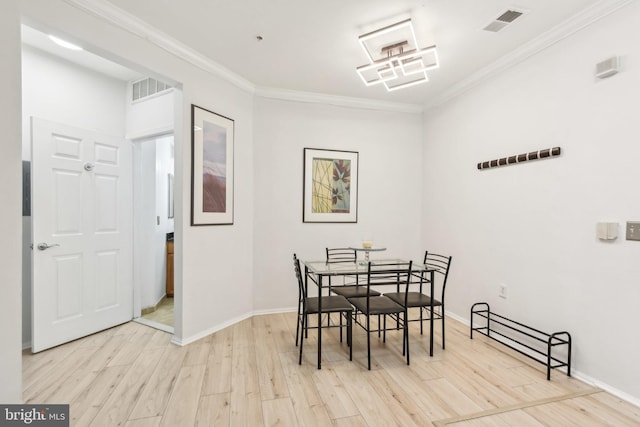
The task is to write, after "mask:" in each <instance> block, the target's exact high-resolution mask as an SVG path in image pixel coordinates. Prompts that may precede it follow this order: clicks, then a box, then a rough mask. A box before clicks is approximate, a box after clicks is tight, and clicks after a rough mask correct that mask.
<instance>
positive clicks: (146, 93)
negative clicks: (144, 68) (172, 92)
mask: <svg viewBox="0 0 640 427" xmlns="http://www.w3.org/2000/svg"><path fill="white" fill-rule="evenodd" d="M169 89H171V85H169V84H167V83H165V82H162V81H160V80H156V79H154V78H153V77H147V78H144V79H142V80H138V81H135V82H133V83H131V101H133V102H137V101H141V100H143V99H145V98H149V97H150V96H154V95H156V94H159V93H161V92H165V91H168V90H169Z"/></svg>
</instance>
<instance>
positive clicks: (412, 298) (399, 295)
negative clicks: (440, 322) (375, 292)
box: [384, 292, 442, 307]
mask: <svg viewBox="0 0 640 427" xmlns="http://www.w3.org/2000/svg"><path fill="white" fill-rule="evenodd" d="M384 296H386V297H388V298H389V299H391V300H392V301H394V302H396V303H398V304H400V305H402V306H404V292H388V293H385V294H384ZM430 305H431V298H430V297H429V296H428V295H425V294H421V293H420V292H408V293H407V307H425V306H430ZM433 305H434V306H438V305H442V304H441V303H440V301H438V300H433Z"/></svg>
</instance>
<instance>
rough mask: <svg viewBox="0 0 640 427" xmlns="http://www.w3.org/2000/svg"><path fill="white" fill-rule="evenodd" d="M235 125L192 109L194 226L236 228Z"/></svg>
mask: <svg viewBox="0 0 640 427" xmlns="http://www.w3.org/2000/svg"><path fill="white" fill-rule="evenodd" d="M233 145H234V121H233V119H230V118H228V117H225V116H222V115H220V114H216V113H214V112H212V111H209V110H206V109H204V108H201V107H198V106H197V105H193V104H192V105H191V225H192V226H197V225H231V224H233V190H234V182H233V164H234V162H233V160H234V159H233V154H234V149H233V148H234V147H233Z"/></svg>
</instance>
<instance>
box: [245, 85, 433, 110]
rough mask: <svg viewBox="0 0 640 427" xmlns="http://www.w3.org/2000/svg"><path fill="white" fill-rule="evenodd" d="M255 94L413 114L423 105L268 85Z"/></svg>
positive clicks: (421, 108)
mask: <svg viewBox="0 0 640 427" xmlns="http://www.w3.org/2000/svg"><path fill="white" fill-rule="evenodd" d="M255 94H256V95H257V96H260V97H262V98H271V99H280V100H284V101H296V102H306V103H310V104H327V105H335V106H339V107H348V108H359V109H366V110H382V111H393V112H399V113H414V114H417V113H422V111H423V110H424V107H423V106H422V105H420V104H405V103H400V102H387V101H378V100H373V99H367V98H351V97H347V96H337V95H327V94H323V93H315V92H301V91H296V90H287V89H276V88H270V87H257V88H256V91H255Z"/></svg>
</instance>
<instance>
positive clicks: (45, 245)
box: [38, 243, 60, 251]
mask: <svg viewBox="0 0 640 427" xmlns="http://www.w3.org/2000/svg"><path fill="white" fill-rule="evenodd" d="M54 246H60V245H59V244H57V243H56V244H54V245H49V244H47V243H38V249H40V250H41V251H44V250H45V249H49V248H52V247H54Z"/></svg>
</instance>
